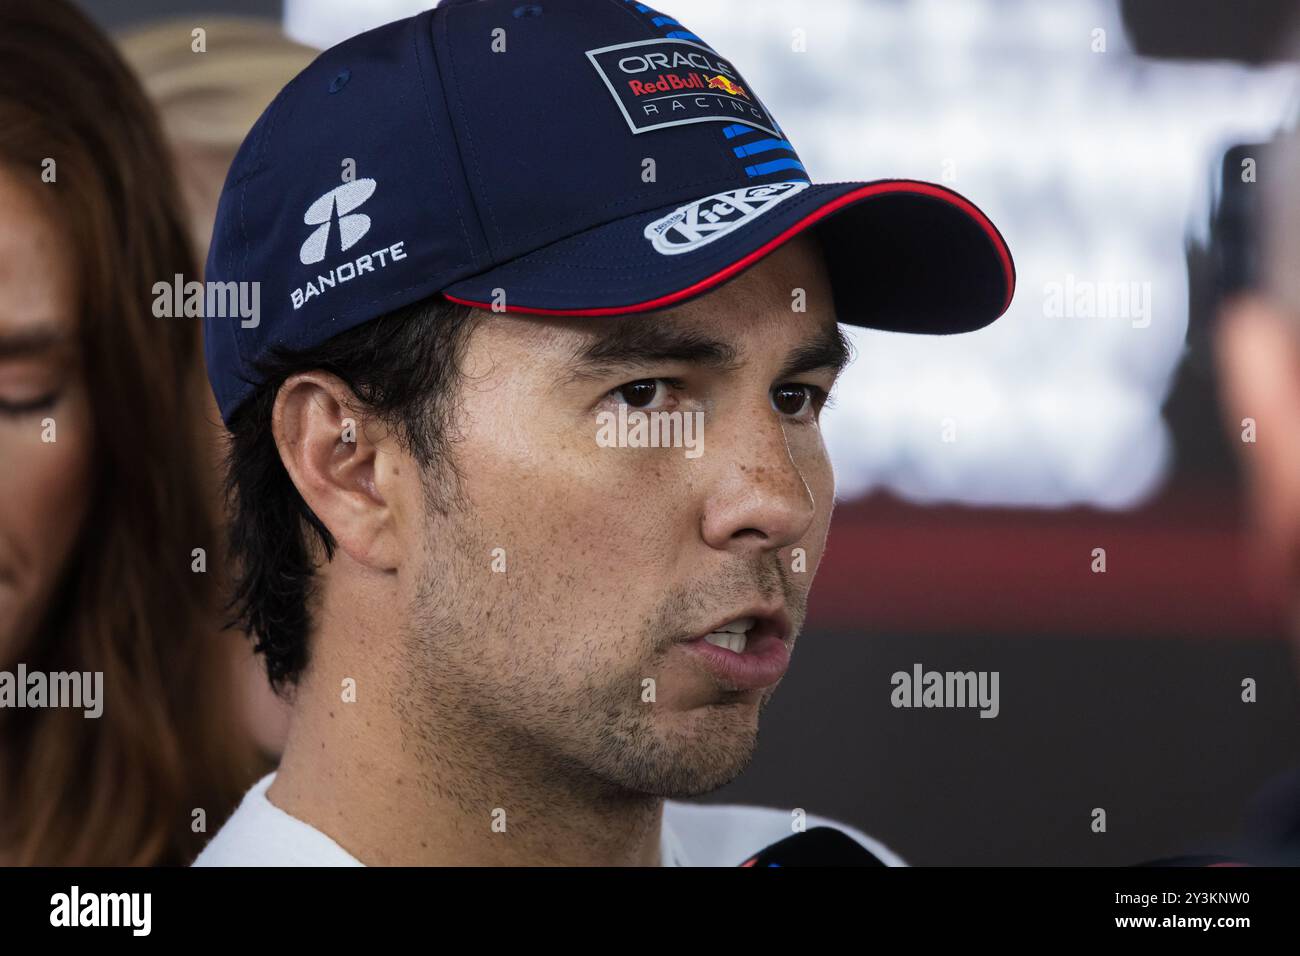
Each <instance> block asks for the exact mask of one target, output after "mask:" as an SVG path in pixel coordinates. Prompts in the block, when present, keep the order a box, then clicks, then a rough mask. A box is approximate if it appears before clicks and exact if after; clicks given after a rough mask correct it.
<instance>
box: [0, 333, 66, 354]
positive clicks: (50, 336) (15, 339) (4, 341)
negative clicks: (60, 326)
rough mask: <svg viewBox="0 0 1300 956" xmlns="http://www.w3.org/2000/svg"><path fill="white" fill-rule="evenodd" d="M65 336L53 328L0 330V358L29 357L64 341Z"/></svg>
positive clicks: (55, 346) (57, 345)
mask: <svg viewBox="0 0 1300 956" xmlns="http://www.w3.org/2000/svg"><path fill="white" fill-rule="evenodd" d="M66 340H67V336H65V335H62V334H61V333H59V332H57V331H55V330H54V329H40V328H37V329H31V330H24V331H21V332H7V333H3V332H0V359H18V358H31V357H32V356H39V355H42V354H44V353H46V352H53V351H54V350H55V349H57V348H59V347H60V346H62V345H64V344H65V343H66Z"/></svg>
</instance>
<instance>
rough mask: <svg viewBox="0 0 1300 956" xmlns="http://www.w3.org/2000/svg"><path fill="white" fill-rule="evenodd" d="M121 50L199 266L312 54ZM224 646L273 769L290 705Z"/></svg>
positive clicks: (237, 23)
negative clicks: (267, 123) (254, 152)
mask: <svg viewBox="0 0 1300 956" xmlns="http://www.w3.org/2000/svg"><path fill="white" fill-rule="evenodd" d="M195 22H202V24H203V29H204V31H205V35H204V43H205V46H206V48H207V49H206V52H204V53H203V54H202V55H196V54H195V52H194V50H193V47H192V43H193V39H194V38H193V35H192V31H193V29H194V24H195ZM118 48H119V49H120V50H121V51H122V53H123V55H124V56H125V57H126V61H127V63H128V64H130V65H131V67H132V68H133V69H134V70H135V72H136V75H137V76H139V77H140V82H141V84H142V85H143V86H144V89H145V92H146V94H148V96H149V98H150V100H151V101H152V102H153V105H154V107H155V109H156V110H157V113H158V118H159V120H160V122H161V124H162V129H163V135H164V137H165V138H166V140H167V143H168V145H169V146H170V148H171V152H172V156H173V158H174V160H175V168H176V175H177V178H178V180H179V183H180V190H181V197H182V199H183V200H184V202H185V208H186V211H187V219H188V222H189V227H190V236H191V237H192V239H193V240H194V248H195V249H196V250H197V251H198V258H199V261H200V263H202V261H203V260H204V259H206V258H207V249H208V241H209V240H210V239H211V237H212V226H213V223H214V222H215V221H216V218H217V200H218V199H220V198H221V187H222V186H223V185H224V184H225V182H226V171H227V170H228V169H230V164H231V163H232V162H234V159H235V153H237V152H238V151H239V146H240V144H241V143H243V141H244V137H245V136H247V135H248V131H249V130H250V129H251V128H252V126H253V123H255V122H256V121H257V118H258V117H259V116H261V115H262V111H263V110H265V109H266V107H267V106H268V105H270V102H271V100H273V99H275V96H276V94H277V93H279V92H280V90H281V89H282V88H283V87H284V86H285V85H286V84H288V82H289V81H290V80H292V79H293V78H294V77H295V76H297V75H298V74H299V73H300V72H301V71H302V70H303V69H304V68H305V67H306V66H307V64H309V63H310V62H311V61H312V60H313V59H314V58H315V57H316V55H317V52H318V51H316V50H313V49H312V48H311V47H307V46H303V45H301V44H299V43H294V42H293V41H292V40H290V39H288V38H287V37H285V35H284V32H283V31H282V30H281V29H280V24H279V23H277V22H276V21H274V20H262V19H257V18H254V17H216V16H205V17H202V18H201V20H196V19H195V18H188V19H172V20H162V21H159V22H155V23H150V24H148V25H146V26H142V27H138V28H136V29H134V30H131V31H129V32H127V33H125V34H123V35H122V36H120V37H119V38H118ZM205 398H206V403H205V407H204V410H203V411H204V421H205V424H204V426H203V431H204V433H205V434H206V436H207V438H208V450H209V454H210V456H211V458H210V460H211V462H212V467H211V468H210V469H209V473H210V477H211V480H210V482H209V489H208V490H209V492H210V494H211V495H212V502H213V508H214V509H217V511H218V512H219V511H220V509H221V507H222V502H221V500H220V494H221V486H222V483H221V480H220V477H221V472H222V469H223V468H224V466H225V458H226V446H225V436H226V429H225V426H224V425H222V424H221V416H220V414H219V413H218V411H217V406H216V400H215V399H214V398H213V397H212V393H211V391H210V390H206V389H205ZM227 646H228V647H229V649H230V653H231V654H232V655H233V658H234V666H235V668H236V670H237V672H238V674H237V678H238V680H237V683H238V687H239V691H240V697H241V701H242V704H241V711H242V713H243V716H244V720H245V722H246V726H247V729H248V733H249V734H250V735H251V736H252V737H253V739H254V740H255V741H256V742H257V745H258V747H259V748H260V749H261V751H262V753H263V754H265V755H266V756H267V757H268V758H272V759H275V760H278V759H279V756H280V750H281V748H282V747H283V744H284V738H285V735H286V734H287V733H288V728H289V708H288V705H287V704H286V703H285V702H284V701H283V700H281V699H280V698H279V697H277V696H276V695H275V693H274V692H273V691H272V690H271V685H270V683H269V682H268V681H267V679H266V670H265V668H264V666H263V662H264V658H263V657H262V656H261V655H259V654H254V653H253V642H252V641H250V640H248V639H247V637H246V636H245V635H243V634H240V633H232V634H231V635H230V636H229V640H228V641H227Z"/></svg>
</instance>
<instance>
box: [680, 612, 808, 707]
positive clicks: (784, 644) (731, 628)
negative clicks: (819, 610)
mask: <svg viewBox="0 0 1300 956" xmlns="http://www.w3.org/2000/svg"><path fill="white" fill-rule="evenodd" d="M790 630H791V628H790V619H789V617H788V616H787V615H786V613H785V610H784V608H780V607H778V608H773V609H770V610H769V609H764V610H762V611H757V610H756V611H751V612H750V613H746V614H743V615H741V616H734V617H730V618H728V619H726V620H724V621H722V622H721V623H719V624H715V625H713V626H712V627H710V628H709V630H707V631H706V632H704V633H703V634H700V635H699V636H697V637H694V638H691V639H689V640H687V641H685V642H683V647H685V648H686V649H687V650H690V651H693V652H694V657H695V659H696V660H697V661H699V663H700V664H701V666H703V667H704V668H705V669H706V670H708V671H709V672H710V673H711V674H713V676H714V678H715V679H717V680H718V681H719V682H720V683H721V684H723V685H725V686H726V687H728V688H729V689H731V690H757V689H759V688H762V687H768V686H770V685H772V684H775V683H776V682H777V681H779V680H780V679H781V677H782V676H783V675H784V674H785V671H786V668H787V667H789V665H790V648H789V644H788V642H789V637H790Z"/></svg>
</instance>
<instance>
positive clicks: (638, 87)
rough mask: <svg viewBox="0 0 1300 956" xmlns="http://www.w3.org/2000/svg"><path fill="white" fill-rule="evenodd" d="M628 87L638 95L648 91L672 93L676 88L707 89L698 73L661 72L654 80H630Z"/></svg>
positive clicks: (643, 94)
mask: <svg viewBox="0 0 1300 956" xmlns="http://www.w3.org/2000/svg"><path fill="white" fill-rule="evenodd" d="M627 85H628V88H629V89H630V90H631V91H632V92H633V93H635V94H636V95H637V96H645V95H646V94H647V93H671V92H673V91H675V90H706V89H708V87H707V86H705V85H704V79H703V78H702V77H701V76H700V74H698V73H690V74H688V75H686V76H678V75H677V74H676V73H661V74H659V75H658V76H656V77H655V78H654V79H653V80H628V81H627Z"/></svg>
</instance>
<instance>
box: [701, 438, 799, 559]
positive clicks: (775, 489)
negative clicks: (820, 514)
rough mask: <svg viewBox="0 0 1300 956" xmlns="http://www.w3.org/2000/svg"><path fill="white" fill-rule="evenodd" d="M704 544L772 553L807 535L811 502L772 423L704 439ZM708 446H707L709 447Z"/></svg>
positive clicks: (796, 467)
mask: <svg viewBox="0 0 1300 956" xmlns="http://www.w3.org/2000/svg"><path fill="white" fill-rule="evenodd" d="M709 437H710V438H712V439H713V441H712V442H711V443H710V444H706V446H705V449H706V451H705V455H704V458H705V459H706V460H707V459H709V458H710V457H711V455H716V456H717V457H716V458H715V459H714V460H713V461H711V462H709V466H710V474H709V481H710V483H711V487H710V488H709V495H708V499H707V501H706V503H705V511H704V519H703V529H702V533H703V535H704V539H705V541H706V542H707V543H708V545H709V546H710V547H712V548H717V549H719V550H743V551H775V550H778V549H780V548H784V547H788V546H789V545H791V544H794V543H795V542H796V541H798V540H799V539H800V538H802V537H803V536H804V534H805V533H807V531H808V528H809V527H810V526H811V525H812V522H813V518H814V516H815V514H816V501H815V500H814V498H813V493H812V489H810V488H809V487H808V483H807V481H806V480H805V479H804V476H803V473H802V471H801V470H800V468H799V466H798V464H797V463H796V461H795V459H794V457H793V456H792V455H791V452H790V447H789V443H788V442H787V441H786V436H785V430H784V428H782V426H781V423H780V422H779V421H776V420H774V419H773V420H770V421H768V422H763V423H762V424H760V425H755V426H750V427H746V428H744V429H743V430H740V429H738V430H736V431H735V432H734V433H733V434H731V435H727V436H722V435H719V436H716V437H715V436H712V435H711V436H709ZM710 445H711V447H710Z"/></svg>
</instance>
